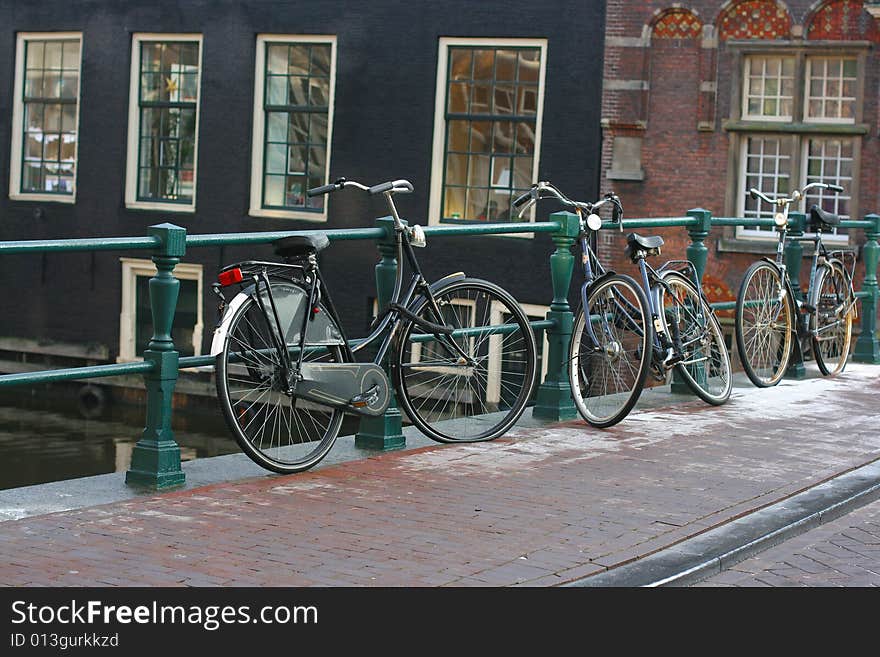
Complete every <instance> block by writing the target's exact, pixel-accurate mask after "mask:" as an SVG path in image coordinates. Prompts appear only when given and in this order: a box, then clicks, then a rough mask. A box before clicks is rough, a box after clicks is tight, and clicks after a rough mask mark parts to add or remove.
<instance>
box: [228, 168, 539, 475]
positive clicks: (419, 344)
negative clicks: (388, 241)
mask: <svg viewBox="0 0 880 657" xmlns="http://www.w3.org/2000/svg"><path fill="white" fill-rule="evenodd" d="M343 188H356V189H360V190H364V191H366V192H368V193H369V194H370V195H380V194H381V195H384V197H385V199H386V200H387V203H388V206H389V208H390V210H391V216H392V217H393V218H394V236H395V240H396V246H397V257H398V263H399V266H398V268H397V277H396V280H395V285H394V291H393V294H392V296H391V301H390V303H389V304H388V305H387V306H386V307H385V308H384V309H382V311H381V312H380V313H379V314H378V316H377V318H376V320H375V322H374V324H373V327H372V330H371V332H370V335H369V336H367V337H366V338H363V339H361V340H356V341H354V342H350V341H349V340H347V338H346V336H345V332H344V331H343V328H342V322H341V321H340V317H339V314H338V313H337V311H336V309H335V308H334V306H333V303H332V301H331V298H330V294H329V291H328V289H327V287H326V286H325V284H324V279H323V277H322V275H321V271H320V268H319V266H318V258H317V255H318V253H319V252H320V251H321V250H323V249H324V248H326V247H327V246H328V245H329V243H330V241H329V239H328V238H327V236H326V235H325V234H303V235H294V236H291V237H285V238H283V239H281V240H278V241H277V242H276V243H275V251H276V253H277V254H278V255H279V256H280V257H281V258H282V262H260V261H247V262H239V263H235V264H232V265H229V266H227V267H224V268H223V269H222V270H221V272H220V274H219V281H218V283H216V284H215V286H214V289H215V291H216V292H217V293H218V294H219V295H220V297H221V317H222V319H221V321H220V323H219V325H218V327H217V329H216V331H215V334H214V340H213V344H212V349H211V354H212V355H214V356H216V382H217V393H218V396H219V399H220V406H221V408H222V410H223V415H224V417H225V419H226V422H227V424H228V425H229V428H230V430H231V431H232V433H233V434H234V435H235V438H236V440H237V441H238V443H239V445H240V446H241V448H242V450H243V451H244V452H245V453H246V454H247V455H248V456H250V457H251V458H252V459H253V460H254V461H255V462H256V463H258V464H260V465H261V466H263V467H265V468H267V469H269V470H272V471H274V472H279V473H292V472H299V471H302V470H306V469H308V468H310V467H312V466H314V465H315V464H316V463H318V462H319V461H320V460H321V459H322V458H323V457H324V456H325V455H326V454H327V453H328V452H329V451H330V448H331V447H332V445H333V443H334V441H335V440H336V437H337V435H338V433H339V430H340V427H341V425H342V421H343V416H344V415H345V414H346V413H352V414H355V415H358V416H380V415H382V414H383V413H384V412H385V410H386V409H387V407H388V405H389V402H390V400H391V386H392V385H393V388H394V390H395V391H396V393H397V395H396V397H397V401H398V402H399V403H400V406H401V410H402V411H403V413H404V414H405V418H407V419H408V420H409V421H410V422H411V423H412V424H414V425H415V426H416V427H418V428H419V429H420V430H421V431H422V432H423V433H424V434H425V435H427V436H429V437H430V438H432V439H434V440H437V441H439V442H475V441H483V440H491V439H493V438H497V437H498V436H500V435H502V434H503V433H504V432H506V431H507V430H508V429H509V428H510V427H511V426H513V424H514V423H515V422H516V421H517V419H519V417H520V416H521V415H522V413H523V410H524V409H525V406H526V404H527V402H528V400H529V397H530V395H531V392H532V388H533V386H534V378H535V368H536V347H535V336H534V333H533V332H532V328H531V325H530V324H529V319H528V317H527V316H526V314H525V313H524V312H523V310H522V308H521V307H520V306H519V304H518V303H517V302H516V300H515V299H514V298H513V296H511V295H510V294H509V293H508V292H506V291H505V290H503V289H502V288H500V287H499V286H498V285H495V284H494V283H490V282H488V281H484V280H480V279H476V278H468V277H466V276H465V275H464V274H463V273H456V274H450V275H449V276H446V277H444V278H442V279H440V280H438V281H436V282H434V283H430V284H429V283H428V282H427V281H426V280H425V278H424V276H423V275H422V272H421V269H420V268H419V264H418V261H417V260H416V256H415V252H414V250H413V247H420V246H425V235H424V231H423V230H422V229H421V227H419V226H417V225H414V226H407V224H406V223H404V222H403V221H401V219H400V217H399V216H398V213H397V208H396V207H395V204H394V200H393V197H394V195H396V194H405V193H410V192H412V189H413V187H412V184H411V183H409V182H408V181H406V180H395V181H390V182H385V183H381V184H379V185H375V186H373V187H368V186H366V185H362V184H360V183H358V182H355V181H352V180H345V179H344V178H340V179H339V180H337V181H336V182H334V183H331V184H329V185H324V186H321V187H316V188H314V189H310V190H308V194H309V196H316V195H318V194H327V193H330V192H335V191H337V190H340V189H343ZM404 262H406V263H408V264H409V268H410V270H411V278H410V281H409V283H408V284H407V285H406V286H404V285H403V280H404V279H403V270H404V266H403V265H404ZM235 285H237V286H238V288H239V290H240V291H239V292H238V294H236V295H235V296H234V297H233V298H232V299H231V300H229V301H228V302H227V299H226V296H225V295H224V293H223V290H224V288H226V287H229V286H235ZM380 338H381V341H380ZM374 343H378V349H377V350H376V353H375V357H374V358H373V361H372V362H367V363H361V362H358V361H357V360H356V358H355V355H356V353H357V352H359V351H361V350H362V349H364V348H366V347H367V346H368V345H371V344H374ZM386 356H387V362H388V365H389V366H390V374H391V382H389V380H388V377H387V376H386V374H385V371H384V370H383V368H382V367H381V366H380V364H382V363H384V362H386Z"/></svg>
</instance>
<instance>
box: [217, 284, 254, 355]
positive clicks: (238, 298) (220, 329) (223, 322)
mask: <svg viewBox="0 0 880 657" xmlns="http://www.w3.org/2000/svg"><path fill="white" fill-rule="evenodd" d="M249 296H250V295H249V294H246V293H244V292H239V293H238V294H236V295H235V297H234V298H233V299H232V301H230V302H229V305H228V306H226V311H225V312H224V313H223V317H222V318H221V319H220V323H219V324H217V328H215V329H214V338H213V339H212V340H211V356H215V357H216V356H219V355H220V352H222V351H223V345H224V344H225V343H226V334H227V333H228V332H229V324H230V323H231V322H232V316H233V315H235V312H236V311H237V310H238V309H239V308H240V307H241V304H243V303H244V302H245V301H247V299H248V297H249Z"/></svg>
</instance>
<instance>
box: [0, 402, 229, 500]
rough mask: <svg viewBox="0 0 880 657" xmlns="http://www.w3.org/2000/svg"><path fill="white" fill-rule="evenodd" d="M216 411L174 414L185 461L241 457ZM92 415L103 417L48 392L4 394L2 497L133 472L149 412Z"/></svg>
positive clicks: (129, 407)
mask: <svg viewBox="0 0 880 657" xmlns="http://www.w3.org/2000/svg"><path fill="white" fill-rule="evenodd" d="M214 408H215V409H216V410H214V409H212V408H211V405H210V404H206V405H205V407H204V408H202V409H199V410H189V409H184V410H175V411H174V415H173V418H174V420H173V424H172V430H173V432H174V438H175V440H176V441H177V443H178V444H179V445H180V452H181V459H182V460H185V461H188V460H191V459H197V458H205V457H208V456H220V455H222V454H232V453H237V452H240V451H241V450H240V449H239V447H238V444H237V443H236V442H235V440H234V439H233V438H232V437H231V435H230V434H229V431H228V430H227V428H226V425H225V424H224V422H223V418H222V417H221V416H220V409H219V408H217V407H216V402H215V406H214ZM87 414H88V415H97V416H98V417H94V418H91V419H89V418H86V417H84V414H83V412H82V410H81V405H80V404H77V403H76V400H75V399H72V398H70V397H69V396H68V395H65V394H63V392H62V393H60V394H53V392H52V391H51V390H49V389H47V388H45V387H43V388H40V389H28V390H20V391H16V392H15V393H8V392H4V393H3V394H2V395H0V490H2V489H8V488H17V487H19V486H30V485H32V484H40V483H46V482H50V481H61V480H64V479H73V478H76V477H86V476H90V475H97V474H106V473H110V472H125V471H126V470H128V468H129V465H130V463H131V453H132V449H133V448H134V445H135V443H137V441H138V440H140V437H141V434H142V432H143V430H144V418H145V409H144V406H143V405H142V404H120V403H113V404H108V405H107V406H106V408H104V409H102V412H101V413H99V414H98V413H87Z"/></svg>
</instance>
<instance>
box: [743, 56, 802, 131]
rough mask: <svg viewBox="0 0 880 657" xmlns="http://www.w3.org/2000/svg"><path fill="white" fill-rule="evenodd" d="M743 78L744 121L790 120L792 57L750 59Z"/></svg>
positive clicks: (792, 93) (792, 94)
mask: <svg viewBox="0 0 880 657" xmlns="http://www.w3.org/2000/svg"><path fill="white" fill-rule="evenodd" d="M743 79H744V84H745V91H744V92H743V117H744V118H758V119H763V120H778V121H790V120H791V117H792V100H793V97H794V57H749V58H748V59H746V71H745V76H744V78H743Z"/></svg>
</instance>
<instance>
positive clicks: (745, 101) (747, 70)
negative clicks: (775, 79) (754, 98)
mask: <svg viewBox="0 0 880 657" xmlns="http://www.w3.org/2000/svg"><path fill="white" fill-rule="evenodd" d="M744 59H745V62H744V65H743V84H742V110H741V111H742V118H743V119H744V120H746V121H773V122H776V123H789V122H791V121H792V120H794V108H795V94H797V92H798V85H797V58H796V57H794V56H793V55H785V54H780V55H772V54H766V55H762V54H754V55H747V56H746V57H745V58H744ZM768 59H778V60H779V61H780V76H779V79H780V80H781V79H782V68H781V67H782V61H783V60H785V59H791V60H792V64H793V66H794V68H795V73H794V74H793V75H792V78H791V80H792V87H793V89H792V95H791V108H792V109H791V111H792V114H790V115H783V116H767V115H765V114H749V89H750V86H751V69H752V62H753V61H754V60H764V61H766V60H768ZM761 79H762V80H763V81H764V82H765V83H766V80H767V78H765V77H763V75H762V78H761ZM761 98H762V99H763V98H764V95H763V92H762V94H761ZM782 98H783V96H782V89H781V88H780V89H779V93H778V94H777V95H776V96H775V97H774V99H775V100H776V102H777V103H781V102H782V100H781V99H782ZM786 98H787V96H786Z"/></svg>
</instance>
